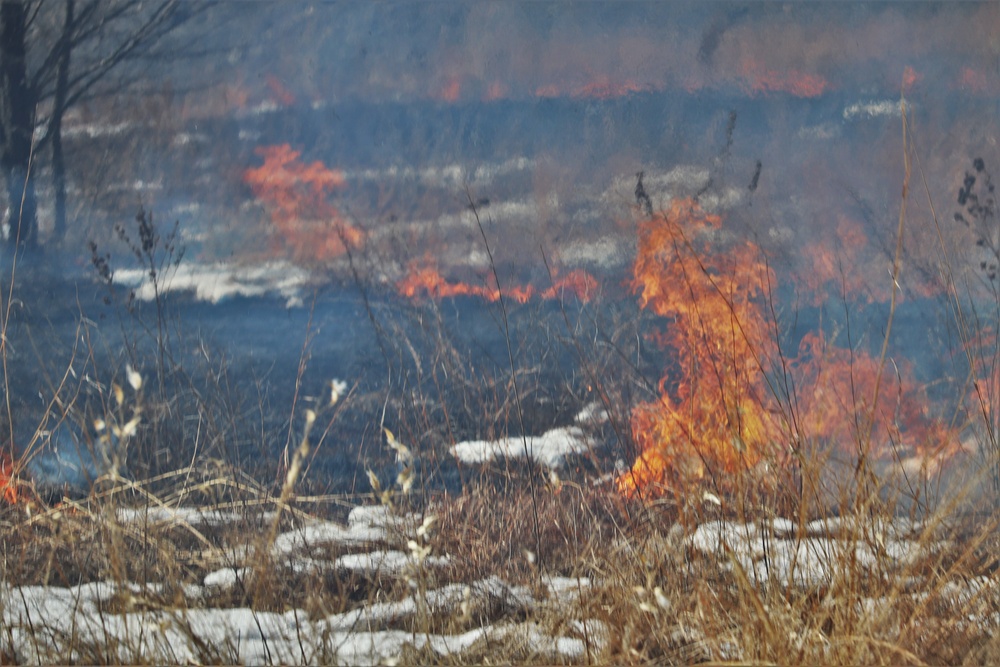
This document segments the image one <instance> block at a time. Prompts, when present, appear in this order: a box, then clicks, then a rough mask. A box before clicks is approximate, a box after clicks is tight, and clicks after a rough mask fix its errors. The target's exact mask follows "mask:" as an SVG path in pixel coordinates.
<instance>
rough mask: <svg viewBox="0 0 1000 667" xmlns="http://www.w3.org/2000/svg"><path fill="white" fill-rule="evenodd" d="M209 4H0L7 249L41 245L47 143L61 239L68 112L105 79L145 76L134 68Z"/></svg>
mask: <svg viewBox="0 0 1000 667" xmlns="http://www.w3.org/2000/svg"><path fill="white" fill-rule="evenodd" d="M207 6H208V5H207V4H205V3H197V4H196V3H193V2H181V1H180V0H159V1H158V2H142V1H141V0H63V1H62V3H57V2H51V1H49V2H45V1H43V0H36V1H31V0H2V1H0V39H2V44H0V168H2V169H3V172H4V177H5V184H6V188H7V199H8V205H9V212H8V221H9V224H10V229H9V233H8V235H7V236H6V238H5V242H4V245H5V246H6V247H7V248H8V249H9V250H17V249H31V248H35V247H37V244H38V220H37V204H36V195H35V187H34V175H33V173H32V171H33V164H32V163H33V161H34V157H35V156H36V155H39V154H40V152H41V151H42V150H43V149H51V154H50V155H51V160H52V162H51V166H52V179H53V186H54V199H55V201H54V205H55V236H56V238H59V237H61V236H62V234H63V232H64V231H65V228H66V156H65V153H64V150H63V142H62V138H63V137H62V131H63V128H62V123H63V119H64V117H65V115H66V112H67V111H68V110H70V109H72V108H73V106H74V105H76V104H79V103H80V102H81V101H83V100H86V99H87V98H88V97H90V96H94V95H97V94H98V93H100V92H102V91H101V87H102V85H103V86H104V87H105V88H112V89H114V90H116V91H120V90H121V89H123V88H125V87H127V86H129V85H130V84H132V83H134V82H135V81H137V80H140V79H141V77H142V69H141V67H140V66H138V64H139V63H142V62H143V60H144V59H146V60H147V61H148V59H151V58H153V57H154V56H155V52H154V49H155V47H156V45H157V44H159V43H160V42H161V41H162V40H163V38H164V37H165V36H166V35H167V34H168V33H170V32H171V31H173V30H175V29H176V28H177V27H178V26H179V25H181V24H183V23H185V22H187V21H188V20H189V19H190V18H191V17H192V16H194V15H196V14H199V13H201V12H202V11H203V10H204V9H205V8H206V7H207ZM126 65H127V66H128V67H126ZM125 70H129V71H127V72H126V71H125ZM112 72H115V73H116V76H115V77H114V80H113V81H112V80H111V77H109V75H110V74H111V73H112ZM103 92H107V91H106V90H105V91H103Z"/></svg>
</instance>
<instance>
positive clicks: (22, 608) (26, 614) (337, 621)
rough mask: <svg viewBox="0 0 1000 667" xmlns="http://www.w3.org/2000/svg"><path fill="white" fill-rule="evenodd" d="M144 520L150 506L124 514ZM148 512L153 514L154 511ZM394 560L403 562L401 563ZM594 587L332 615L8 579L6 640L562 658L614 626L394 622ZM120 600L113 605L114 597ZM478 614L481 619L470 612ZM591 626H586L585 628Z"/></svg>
mask: <svg viewBox="0 0 1000 667" xmlns="http://www.w3.org/2000/svg"><path fill="white" fill-rule="evenodd" d="M121 516H122V517H124V518H125V519H129V518H131V519H136V520H138V518H139V517H140V516H142V515H141V514H140V513H133V514H132V515H129V514H128V513H123V514H122V515H121ZM179 516H187V517H190V518H192V519H208V520H209V521H215V520H217V519H218V517H219V515H218V514H215V515H213V514H212V513H208V512H196V511H188V510H174V511H173V512H171V513H163V517H162V518H165V519H167V520H175V519H176V518H177V517H179ZM147 518H148V515H147ZM415 520H416V517H410V516H408V517H397V516H394V515H392V514H390V513H389V512H388V511H387V508H385V507H358V508H355V509H354V510H353V511H352V512H351V515H350V519H349V521H348V525H347V526H338V525H336V524H333V523H329V522H319V521H317V522H314V523H313V524H311V525H309V526H308V527H304V528H302V529H300V530H297V531H291V532H289V533H285V534H283V535H282V536H281V538H283V539H281V544H280V545H279V544H276V545H275V552H276V553H281V552H283V551H284V552H285V554H286V555H287V556H288V559H289V563H290V564H291V565H292V567H293V569H300V568H301V567H302V566H303V565H306V564H309V563H310V562H315V561H311V559H309V558H308V557H303V556H302V555H301V554H298V553H293V550H296V549H298V548H300V547H306V546H314V545H315V543H316V542H323V543H338V544H341V545H344V546H355V545H357V544H359V543H360V542H361V541H363V540H364V541H366V540H368V539H369V538H370V539H373V540H383V539H387V538H388V537H389V536H390V535H391V534H392V533H393V532H394V531H397V530H399V528H400V527H401V526H403V527H410V526H413V525H415V523H416V521H415ZM433 559H434V557H430V558H424V559H423V560H422V561H421V563H422V564H423V565H425V566H426V565H440V564H445V563H447V559H446V558H443V557H442V558H438V559H437V562H435V561H434V560H433ZM389 561H392V562H389ZM352 563H354V564H358V565H360V566H361V569H364V570H370V569H371V568H378V569H379V570H380V571H381V570H382V568H383V567H385V566H386V565H388V567H387V569H388V570H389V571H390V573H391V572H399V573H401V572H402V571H403V570H404V568H408V567H409V568H412V567H415V566H417V565H418V564H417V563H415V562H414V559H413V556H412V555H411V554H404V553H402V552H398V551H386V550H376V551H374V552H371V553H363V554H354V555H352V556H351V557H341V558H339V559H337V561H336V563H335V564H336V565H337V566H338V567H339V566H344V565H347V566H348V567H352V566H351V564H352ZM252 576H254V575H253V571H252V569H251V568H248V567H231V568H226V569H222V570H218V571H216V572H213V573H210V574H209V575H208V576H206V577H205V580H204V587H201V586H196V585H188V586H185V587H184V588H183V595H184V598H185V600H186V602H187V606H188V607H196V606H197V602H198V601H200V600H203V599H206V598H207V597H208V594H209V593H210V592H211V591H217V590H218V589H220V588H227V587H230V586H232V585H234V584H235V583H236V582H237V581H238V580H245V579H247V578H249V577H252ZM589 585H590V582H589V580H587V579H571V578H562V577H549V578H544V579H543V580H542V587H543V596H542V597H543V600H542V601H539V600H537V599H536V598H535V597H534V596H533V595H532V593H531V591H530V590H528V589H527V588H525V587H516V586H509V585H507V584H506V583H505V582H503V581H502V580H500V579H499V578H497V577H488V578H486V579H482V580H480V581H476V582H472V583H470V584H448V585H445V586H443V587H441V588H437V589H431V590H428V591H426V592H424V593H419V592H418V593H414V594H413V595H411V596H410V597H406V598H403V599H402V600H396V601H379V602H376V601H369V602H368V603H366V604H363V605H362V606H360V607H358V608H356V609H351V610H348V611H345V612H341V613H335V614H331V615H329V616H326V617H323V618H315V617H310V616H309V614H308V613H306V612H305V611H304V610H301V609H292V610H289V611H286V612H284V613H275V612H260V611H254V610H251V609H246V608H216V609H213V608H183V607H185V605H180V606H181V607H182V608H178V609H164V608H163V607H162V606H161V605H159V604H157V603H156V602H155V601H150V602H149V603H148V604H147V603H146V602H145V600H146V598H147V594H155V593H158V592H160V591H159V589H161V588H162V587H160V586H150V587H148V588H147V589H146V590H144V589H143V588H142V587H140V586H136V585H128V584H126V585H118V584H116V583H113V582H96V583H90V584H85V585H82V586H75V587H72V588H58V587H51V586H49V587H41V586H22V587H12V586H9V585H4V586H3V587H0V620H2V624H3V626H4V627H5V628H6V629H7V631H8V634H6V635H5V638H4V639H5V646H8V647H10V648H11V649H13V650H14V652H15V654H16V656H17V657H18V659H19V660H20V661H23V662H34V663H48V662H52V661H53V660H57V659H58V660H66V659H67V658H69V659H70V660H72V661H74V662H91V661H92V660H93V659H94V655H92V654H90V653H87V652H85V651H82V650H81V648H80V647H88V646H89V647H97V649H98V650H100V651H108V652H110V653H104V654H100V655H101V656H102V659H104V660H114V661H120V662H126V663H128V662H138V661H155V662H170V663H178V664H179V663H188V662H204V661H219V662H226V663H244V664H265V663H267V664H274V663H281V664H315V663H320V662H322V663H330V662H339V663H344V664H351V665H376V664H383V663H385V662H390V661H393V660H395V659H397V658H398V657H399V656H400V654H401V652H402V651H403V649H404V647H405V646H406V645H411V646H413V647H415V648H422V647H425V646H426V647H429V648H430V649H431V650H432V651H434V652H436V653H438V654H442V655H444V654H449V653H459V652H461V651H465V650H467V649H469V648H470V647H471V646H472V645H473V644H475V643H476V642H481V641H483V642H497V641H505V642H509V643H511V644H512V645H514V646H516V647H523V648H524V649H526V650H528V651H530V652H532V653H534V654H536V655H539V656H542V657H543V658H545V657H546V656H547V657H549V658H551V659H553V660H563V659H575V658H579V657H581V656H583V655H584V654H585V651H586V649H587V645H586V643H585V641H584V638H583V637H584V636H587V637H589V641H590V645H591V647H594V648H596V647H598V646H599V643H600V642H602V641H606V637H607V632H606V630H603V626H602V625H601V624H600V623H599V622H597V621H585V622H578V623H576V624H569V625H568V626H567V627H566V628H565V629H564V630H563V631H562V633H563V634H560V635H558V636H553V635H550V634H547V633H545V632H543V631H542V630H541V629H540V628H539V627H538V626H537V625H536V624H534V623H531V622H521V623H518V622H496V623H493V624H488V625H485V626H482V627H478V628H474V629H472V630H469V631H467V632H463V633H457V634H423V633H417V632H412V631H403V630H394V629H391V628H390V626H392V625H403V626H406V627H413V626H414V625H416V624H417V623H418V622H419V619H421V618H428V619H429V618H433V617H440V616H441V615H446V614H452V615H456V616H457V615H458V614H465V615H471V614H472V613H474V610H476V609H484V610H488V609H494V610H495V609H498V608H499V609H509V610H517V609H529V608H532V607H536V606H538V605H543V604H547V605H565V604H567V603H568V602H571V601H572V600H574V599H576V598H577V597H578V596H579V595H580V593H581V592H582V591H584V590H586V589H587V588H588V587H589ZM113 600H114V601H115V602H116V604H115V606H114V607H113V609H115V611H112V610H111V609H112V607H109V603H111V602H112V601H113ZM470 617H471V616H470ZM585 633H586V635H585Z"/></svg>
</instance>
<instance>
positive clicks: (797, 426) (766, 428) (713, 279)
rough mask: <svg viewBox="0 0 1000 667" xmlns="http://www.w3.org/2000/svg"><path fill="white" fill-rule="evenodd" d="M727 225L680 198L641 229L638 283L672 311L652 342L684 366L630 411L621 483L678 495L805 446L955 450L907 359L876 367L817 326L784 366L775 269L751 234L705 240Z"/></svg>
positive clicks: (845, 238)
mask: <svg viewBox="0 0 1000 667" xmlns="http://www.w3.org/2000/svg"><path fill="white" fill-rule="evenodd" d="M721 224H722V221H721V218H719V216H715V215H709V214H707V213H705V212H704V211H702V210H701V209H700V208H699V206H698V204H697V203H695V202H693V201H691V200H674V201H673V202H672V204H671V206H670V208H669V209H668V210H666V211H664V212H663V213H660V214H657V215H654V216H653V217H651V218H649V219H648V220H645V221H643V222H642V223H641V224H640V226H639V245H638V254H637V257H636V261H635V264H634V267H633V274H634V279H633V282H632V286H633V289H634V290H635V291H636V292H637V293H639V302H640V305H641V306H642V307H643V308H648V309H650V310H651V311H653V312H654V313H656V314H657V315H660V316H662V317H665V318H668V320H669V321H670V325H669V327H668V329H667V330H666V331H665V332H663V333H661V334H660V335H659V336H658V340H659V342H660V343H661V344H663V345H665V346H667V347H669V348H670V349H671V350H672V351H673V352H674V353H675V354H676V358H677V361H678V363H677V370H676V371H674V372H672V373H668V374H667V375H666V376H664V377H663V378H662V379H661V380H660V393H661V396H660V397H659V399H658V400H655V401H650V402H647V403H643V404H640V405H639V406H637V407H636V408H635V409H634V411H633V413H632V431H633V435H634V439H635V442H636V444H637V445H638V446H639V448H640V452H641V453H640V455H639V456H638V458H637V459H636V461H635V463H634V465H633V467H632V469H631V471H630V472H628V473H626V474H624V475H622V476H621V477H620V478H619V480H618V483H619V488H620V490H621V491H622V492H623V493H625V494H626V495H629V496H632V495H635V494H636V493H637V492H640V491H641V492H642V493H643V494H644V495H646V496H657V495H662V494H665V493H670V492H673V493H681V492H682V491H683V492H686V491H688V490H689V489H690V488H691V485H692V484H697V483H698V482H700V481H702V480H705V481H709V480H710V481H711V482H712V484H713V485H714V487H715V488H717V489H726V488H731V487H732V485H733V484H734V483H735V482H736V480H738V479H739V474H740V473H741V472H743V471H747V470H752V469H755V468H758V467H759V466H760V465H761V464H775V463H777V464H779V465H785V463H786V462H787V461H788V460H789V454H790V453H791V452H792V451H793V449H796V448H797V449H799V450H801V448H802V447H804V446H808V447H811V448H812V450H821V451H824V452H830V451H833V452H839V453H842V454H847V455H854V456H865V457H871V458H874V459H883V460H884V459H887V458H890V457H896V458H897V459H899V460H902V459H904V458H905V459H906V460H909V461H912V460H926V458H925V457H927V456H929V455H934V456H937V455H938V454H939V453H941V452H943V451H946V450H949V448H953V443H956V442H958V437H957V433H956V432H955V430H954V429H952V428H950V427H948V426H946V425H944V424H943V423H941V422H940V420H937V419H935V418H934V417H933V416H932V415H931V414H930V410H929V403H928V400H927V395H926V392H925V391H924V389H923V387H921V385H919V384H918V383H917V382H916V380H915V379H914V376H913V373H912V370H911V369H910V368H909V367H908V366H907V365H906V364H905V362H893V363H892V364H880V362H879V360H877V359H875V358H873V357H872V356H870V355H869V354H868V353H867V352H865V351H864V350H861V349H857V350H852V349H845V348H840V347H836V346H834V345H832V344H830V343H828V341H827V340H826V338H825V337H824V335H822V334H821V333H811V334H809V335H806V336H805V337H804V338H803V340H802V341H801V344H800V346H799V351H798V354H797V356H796V357H795V358H794V359H791V360H788V363H785V364H783V365H781V366H780V368H781V369H782V370H781V373H780V374H779V372H778V369H779V359H780V357H779V355H778V353H779V350H778V347H777V342H776V341H777V340H778V338H777V336H778V333H777V327H776V323H775V322H774V320H773V319H769V318H768V316H767V313H768V312H770V311H769V306H768V302H767V300H768V299H771V298H772V297H773V295H774V290H775V289H776V287H777V285H776V283H775V276H774V274H773V272H772V271H771V270H770V269H769V268H768V266H767V264H766V263H765V262H764V261H763V259H762V255H761V252H760V249H759V248H758V247H757V246H756V245H755V244H753V243H750V242H742V243H740V242H735V243H730V244H726V245H725V247H721V248H717V249H713V248H712V247H711V246H712V241H713V239H716V238H718V237H720V234H719V231H720V229H721ZM857 232H858V229H857V228H856V227H855V226H854V225H851V224H845V225H844V226H843V229H842V230H840V232H839V234H838V236H839V237H840V241H841V245H842V247H843V248H846V249H848V250H850V249H852V248H853V249H855V250H856V249H857V246H858V245H859V244H861V243H863V242H864V236H863V235H858V233H857ZM781 377H784V378H785V380H784V382H782V381H781V379H780V378H781ZM782 388H784V391H783V390H782Z"/></svg>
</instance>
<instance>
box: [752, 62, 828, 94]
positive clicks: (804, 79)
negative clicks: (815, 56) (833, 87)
mask: <svg viewBox="0 0 1000 667" xmlns="http://www.w3.org/2000/svg"><path fill="white" fill-rule="evenodd" d="M742 70H743V78H744V80H745V82H746V87H747V88H748V89H749V92H750V93H788V94H789V95H794V96H795V97H819V96H820V95H822V94H823V93H825V92H826V91H827V90H828V89H829V88H830V83H829V82H828V81H827V80H826V79H824V78H823V77H822V76H820V75H819V74H807V73H805V72H800V71H798V70H791V71H788V72H777V71H774V70H769V69H766V68H764V67H762V66H761V65H760V64H758V63H757V62H755V61H753V60H745V61H744V62H743V64H742Z"/></svg>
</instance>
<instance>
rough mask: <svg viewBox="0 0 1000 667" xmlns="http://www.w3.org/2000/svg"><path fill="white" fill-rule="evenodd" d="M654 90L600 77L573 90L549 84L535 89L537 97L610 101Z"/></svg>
mask: <svg viewBox="0 0 1000 667" xmlns="http://www.w3.org/2000/svg"><path fill="white" fill-rule="evenodd" d="M651 90H654V87H653V86H651V85H643V84H641V83H638V82H636V81H633V80H632V79H625V80H624V81H616V80H614V79H612V78H611V77H610V76H607V75H602V76H598V77H596V78H595V79H593V80H592V81H589V82H588V83H585V84H583V85H580V86H576V87H573V88H569V87H562V86H557V85H554V84H548V85H545V86H539V87H538V88H536V89H535V96H536V97H573V98H577V99H597V100H610V99H613V98H616V97H624V96H626V95H631V94H632V93H643V92H648V91H651Z"/></svg>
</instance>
